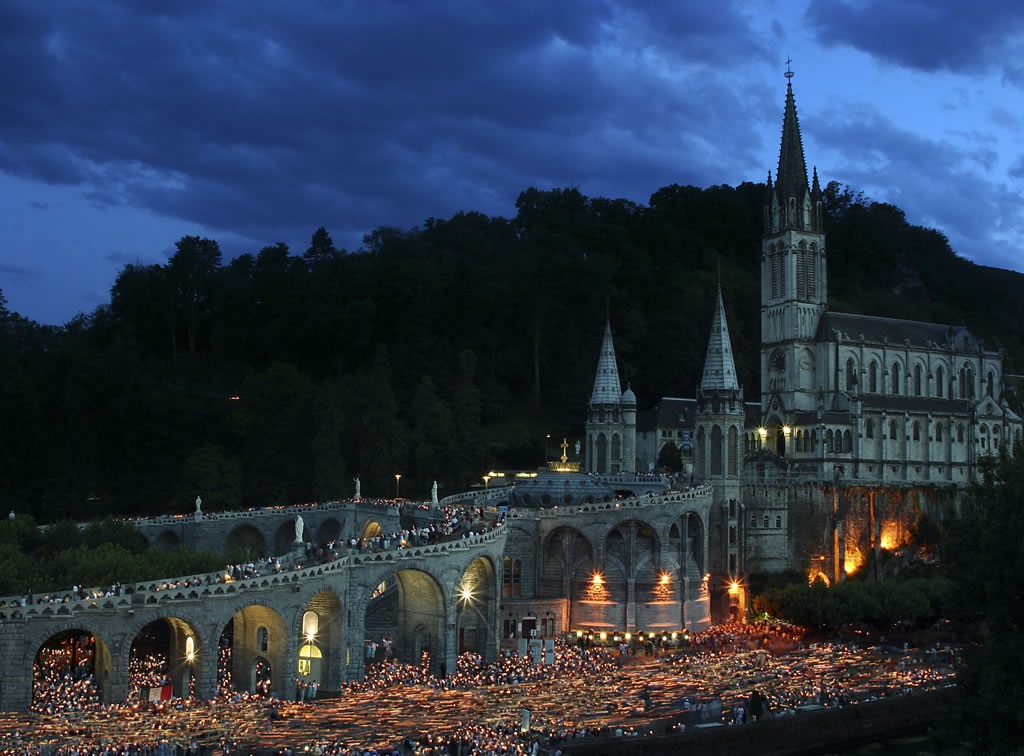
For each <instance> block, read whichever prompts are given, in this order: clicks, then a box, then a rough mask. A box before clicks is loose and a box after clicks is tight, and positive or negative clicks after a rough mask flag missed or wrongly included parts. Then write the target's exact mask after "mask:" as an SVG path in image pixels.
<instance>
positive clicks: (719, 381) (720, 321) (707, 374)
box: [700, 286, 740, 391]
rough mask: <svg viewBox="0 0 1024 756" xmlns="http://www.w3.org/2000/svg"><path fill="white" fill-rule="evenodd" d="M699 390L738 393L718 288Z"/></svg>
mask: <svg viewBox="0 0 1024 756" xmlns="http://www.w3.org/2000/svg"><path fill="white" fill-rule="evenodd" d="M700 387H701V390H704V391H709V390H716V389H717V390H727V391H738V390H739V387H740V384H739V381H738V380H737V378H736V362H735V361H734V360H733V358H732V340H731V339H730V338H729V324H728V323H727V322H726V319H725V303H724V302H723V301H722V287H721V286H719V287H718V295H717V298H716V302H715V315H714V318H713V320H712V321H711V337H710V338H709V339H708V352H707V355H706V356H705V357H704V375H703V376H702V377H701V379H700Z"/></svg>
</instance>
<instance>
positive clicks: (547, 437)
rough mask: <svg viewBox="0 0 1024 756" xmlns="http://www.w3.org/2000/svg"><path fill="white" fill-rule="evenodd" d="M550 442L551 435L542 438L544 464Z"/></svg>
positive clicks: (546, 459)
mask: <svg viewBox="0 0 1024 756" xmlns="http://www.w3.org/2000/svg"><path fill="white" fill-rule="evenodd" d="M549 440H551V434H550V433H549V434H547V435H546V436H544V464H545V465H546V464H547V463H548V441H549Z"/></svg>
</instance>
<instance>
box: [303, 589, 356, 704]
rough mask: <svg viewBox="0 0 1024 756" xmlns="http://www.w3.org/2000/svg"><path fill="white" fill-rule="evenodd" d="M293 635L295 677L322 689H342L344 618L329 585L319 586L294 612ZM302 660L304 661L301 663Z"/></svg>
mask: <svg viewBox="0 0 1024 756" xmlns="http://www.w3.org/2000/svg"><path fill="white" fill-rule="evenodd" d="M292 636H293V637H294V638H295V641H296V642H295V648H296V654H297V656H296V660H295V662H296V663H295V667H294V669H295V676H296V677H297V678H298V679H300V680H302V681H303V682H305V683H307V684H309V683H313V682H315V683H316V684H317V685H318V686H322V687H323V688H324V690H332V691H333V690H338V689H340V688H341V670H342V661H341V659H340V657H339V654H340V652H341V649H342V647H343V645H344V642H345V638H344V617H343V614H342V606H341V597H340V596H339V595H338V593H337V591H336V590H335V589H334V588H333V587H332V586H319V587H317V588H314V589H313V593H312V595H310V597H309V598H308V599H307V600H306V601H305V603H304V604H303V605H302V608H301V611H299V612H296V616H295V620H294V622H293V624H292ZM304 662H305V663H304Z"/></svg>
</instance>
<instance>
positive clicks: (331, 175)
mask: <svg viewBox="0 0 1024 756" xmlns="http://www.w3.org/2000/svg"><path fill="white" fill-rule="evenodd" d="M636 5H637V6H638V7H637V8H633V7H631V5H630V4H621V5H620V4H618V3H613V2H605V3H595V2H587V1H586V0H578V1H577V2H568V1H566V2H558V3H551V2H548V1H547V0H523V1H521V2H517V3H508V4H505V3H501V4H499V3H469V2H467V3H452V4H446V3H418V2H407V3H402V2H374V3H333V2H323V3H316V2H307V3H298V4H289V5H288V6H285V5H283V4H280V3H276V2H274V3H271V2H267V3H254V2H241V0H237V1H235V2H230V1H228V0H225V1H224V2H217V3H202V4H198V3H197V4H177V3H155V4H154V3H135V2H127V1H126V2H100V3H88V4H86V3H81V4H78V3H69V4H62V5H60V6H59V7H58V6H51V5H49V4H46V3H37V2H34V0H33V1H31V2H29V1H28V0H26V1H25V2H21V3H7V4H5V6H3V7H2V8H0V42H2V44H0V65H2V66H3V70H5V71H12V70H14V71H17V72H18V74H19V75H18V76H14V77H4V78H3V79H2V80H0V106H3V107H4V111H5V113H11V114H12V116H11V117H10V118H5V119H4V120H3V122H2V123H0V169H2V170H4V171H6V172H8V173H10V174H12V175H15V176H20V177H26V178H32V179H37V180H42V181H45V182H48V183H53V184H64V185H72V186H80V187H81V188H82V189H83V191H84V192H85V193H86V196H88V197H89V199H90V200H91V201H92V202H93V203H95V204H97V205H99V206H108V205H131V206H138V207H143V208H146V209H150V210H153V211H154V212H157V213H159V214H162V215H168V216H171V217H176V218H182V219H185V220H189V221H192V222H195V223H197V224H202V225H205V226H207V227H211V228H217V229H227V230H232V231H235V232H237V233H239V234H240V235H242V236H244V237H248V238H251V239H259V240H261V241H264V242H268V243H269V242H271V241H275V240H277V239H279V238H294V236H295V234H298V235H300V236H301V237H302V238H308V234H309V233H311V231H312V229H314V228H316V227H317V226H319V225H326V226H328V228H329V229H330V230H331V231H332V233H334V234H335V235H336V237H337V236H339V235H344V234H346V233H348V234H356V233H357V232H361V231H365V230H369V229H372V228H374V227H376V226H378V225H383V224H390V225H398V226H410V225H415V224H417V223H419V222H420V221H421V220H423V219H424V218H426V217H428V216H438V217H446V216H447V215H449V214H451V213H453V212H455V211H457V210H460V209H462V210H475V209H478V210H482V211H484V212H488V213H492V214H510V213H512V212H514V207H513V202H514V200H515V197H516V196H517V194H518V193H519V192H520V191H522V190H523V189H525V188H527V187H528V186H531V185H537V186H539V187H541V188H549V187H551V186H565V185H576V186H580V187H581V188H582V189H583V190H584V191H585V192H588V193H591V194H596V193H604V194H609V195H613V196H629V197H630V198H632V199H636V200H640V201H644V200H645V199H646V197H647V196H648V195H649V194H650V193H651V192H653V191H655V190H657V189H658V188H660V187H661V186H663V185H665V184H667V183H671V182H680V183H698V184H708V183H721V182H724V181H727V180H732V179H733V178H734V176H733V174H735V173H736V172H737V171H738V167H739V166H741V165H743V164H744V162H745V161H747V160H748V159H749V158H750V157H752V156H753V155H756V154H757V152H758V146H759V142H760V139H761V138H762V135H761V134H759V133H756V132H755V126H754V121H755V119H754V118H752V117H751V110H752V109H754V108H757V107H758V106H763V105H764V104H765V103H764V102H763V95H760V94H758V95H756V96H755V95H753V94H752V92H751V91H745V90H744V88H743V87H744V85H743V84H736V83H735V82H731V83H730V82H729V81H727V80H723V79H725V78H726V77H728V68H729V66H737V65H739V66H742V64H743V63H744V60H743V59H742V57H741V58H740V59H737V55H736V52H735V51H736V50H737V49H739V50H743V51H744V53H743V55H745V56H746V59H747V60H746V62H747V63H751V62H754V61H757V62H760V61H762V60H764V59H765V58H766V57H768V56H769V54H770V53H769V51H768V50H767V49H766V48H765V46H764V43H763V42H762V41H761V40H759V38H758V37H756V36H755V35H754V34H753V33H752V32H751V31H749V29H748V27H747V26H746V24H745V21H744V19H743V18H741V17H740V16H739V15H738V13H737V12H736V11H734V10H733V9H731V8H730V7H728V6H725V7H722V6H719V5H715V7H711V6H705V5H704V4H691V3H676V2H669V1H668V0H665V2H660V3H644V4H639V3H638V4H636ZM772 54H773V53H772ZM740 80H742V75H741V77H740ZM754 84H756V82H747V83H746V84H745V86H748V87H751V89H752V90H754V89H756V86H752V85H754ZM723 91H724V92H725V93H726V94H724V95H723V94H722V92H723ZM771 106H772V107H774V106H775V103H774V102H773V103H771ZM737 145H740V147H739V148H738V149H737ZM666 155H667V156H669V159H668V160H666V157H665V156H666ZM730 169H731V170H730ZM740 178H742V177H740Z"/></svg>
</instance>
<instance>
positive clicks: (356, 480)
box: [352, 475, 363, 501]
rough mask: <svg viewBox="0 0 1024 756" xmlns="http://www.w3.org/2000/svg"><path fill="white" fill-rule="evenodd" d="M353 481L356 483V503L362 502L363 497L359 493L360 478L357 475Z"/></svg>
mask: <svg viewBox="0 0 1024 756" xmlns="http://www.w3.org/2000/svg"><path fill="white" fill-rule="evenodd" d="M352 480H354V481H355V482H356V496H355V499H356V501H360V500H361V499H362V498H363V497H362V495H361V494H360V492H359V476H358V475H357V476H356V477H354V478H353V479H352Z"/></svg>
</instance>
